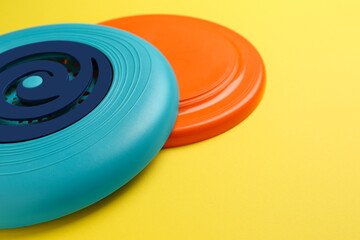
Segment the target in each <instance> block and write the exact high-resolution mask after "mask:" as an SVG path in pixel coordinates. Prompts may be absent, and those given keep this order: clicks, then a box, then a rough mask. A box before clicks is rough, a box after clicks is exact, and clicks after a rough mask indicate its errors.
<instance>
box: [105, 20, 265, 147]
mask: <svg viewBox="0 0 360 240" xmlns="http://www.w3.org/2000/svg"><path fill="white" fill-rule="evenodd" d="M100 24H102V25H106V26H110V27H115V28H118V29H122V30H125V31H128V32H131V33H133V34H135V35H137V36H139V37H141V38H143V39H145V40H147V41H148V42H150V43H151V44H153V45H154V46H155V47H156V48H158V49H159V50H160V51H161V52H162V53H163V54H164V56H165V57H166V58H167V59H168V60H169V62H170V64H171V66H172V67H173V69H174V71H175V74H176V77H177V81H178V84H179V91H180V108H179V114H178V118H177V121H176V124H175V127H174V129H173V131H172V133H171V135H170V137H169V139H168V141H167V142H166V144H165V147H174V146H180V145H185V144H189V143H194V142H198V141H201V140H204V139H208V138H211V137H214V136H216V135H218V134H220V133H223V132H225V131H227V130H229V129H230V128H232V127H234V126H235V125H237V124H238V123H240V122H241V121H242V120H244V119H245V118H246V117H247V116H248V115H249V114H250V113H251V112H252V111H253V110H254V109H255V108H256V106H257V105H258V104H259V102H260V100H261V98H262V95H263V92H264V87H265V70H264V64H263V61H262V59H261V57H260V55H259V53H258V52H257V50H256V49H255V48H254V47H253V45H251V44H250V43H249V42H248V41H247V40H246V39H245V38H244V37H242V36H240V35H239V34H237V33H236V32H234V31H232V30H230V29H228V28H225V27H223V26H220V25H218V24H215V23H212V22H209V21H205V20H200V19H196V18H192V17H184V16H174V15H141V16H132V17H124V18H118V19H114V20H110V21H106V22H102V23H100Z"/></svg>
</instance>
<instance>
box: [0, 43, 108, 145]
mask: <svg viewBox="0 0 360 240" xmlns="http://www.w3.org/2000/svg"><path fill="white" fill-rule="evenodd" d="M49 53H51V54H49ZM53 56H62V58H61V59H62V61H61V62H57V61H56V60H54V59H53ZM69 59H70V60H69ZM74 64H77V65H79V70H78V72H77V73H76V76H74V74H72V73H71V71H72V69H71V68H69V66H68V65H74ZM1 69H3V70H2V71H1ZM70 74H71V77H70ZM24 75H25V76H28V77H27V78H25V79H24V80H22V81H21V79H23V77H24ZM29 75H30V76H29ZM0 79H2V81H0V92H7V94H12V92H11V90H9V89H14V90H15V91H13V92H15V93H16V94H15V95H14V96H13V97H12V99H19V101H18V102H16V101H15V102H13V104H9V102H7V101H0V110H1V111H0V120H2V122H4V120H5V121H6V122H5V123H8V124H1V121H0V132H1V133H2V134H0V143H1V142H3V143H9V142H21V141H26V140H31V139H36V138H39V137H43V136H46V135H49V134H52V133H54V132H57V131H59V130H61V129H63V128H65V127H67V126H70V125H71V124H73V123H75V122H76V121H78V120H80V119H81V118H83V117H84V116H86V115H87V114H88V113H89V112H91V111H92V110H93V109H94V108H95V107H96V106H97V105H98V104H99V103H100V102H101V101H102V99H103V98H104V97H105V95H106V94H107V92H108V90H109V88H110V85H111V82H112V66H111V64H110V62H109V60H108V59H107V57H105V55H104V54H103V53H101V52H100V51H99V50H97V49H96V48H94V47H91V46H89V45H86V44H82V43H77V42H71V41H45V42H38V43H32V44H27V45H23V46H19V47H17V48H13V49H10V50H8V51H5V52H3V53H1V54H0ZM19 81H20V83H21V84H19ZM9 86H10V88H9ZM11 86H12V87H11ZM90 90H91V92H90ZM85 93H87V94H88V95H89V97H87V98H86V100H85V99H82V98H81V97H82V96H83V95H84V94H85ZM5 98H6V94H5V96H4V98H3V99H5ZM84 100H85V101H84ZM79 103H81V104H79ZM24 122H26V123H28V124H27V125H26V126H25V125H24ZM16 123H22V124H16Z"/></svg>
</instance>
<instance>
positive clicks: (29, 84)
mask: <svg viewBox="0 0 360 240" xmlns="http://www.w3.org/2000/svg"><path fill="white" fill-rule="evenodd" d="M43 82H44V80H43V78H42V77H40V76H30V77H27V78H25V79H24V80H23V82H22V85H23V86H24V88H36V87H38V86H40V85H41V84H42V83H43Z"/></svg>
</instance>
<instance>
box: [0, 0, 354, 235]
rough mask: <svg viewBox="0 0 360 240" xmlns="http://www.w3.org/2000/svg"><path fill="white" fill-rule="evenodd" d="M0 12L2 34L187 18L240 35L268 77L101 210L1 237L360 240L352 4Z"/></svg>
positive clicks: (103, 5)
mask: <svg viewBox="0 0 360 240" xmlns="http://www.w3.org/2000/svg"><path fill="white" fill-rule="evenodd" d="M0 12H1V14H0V24H1V25H0V34H2V33H6V32H9V31H13V30H17V29H22V28H27V27H31V26H36V25H43V24H51V23H61V22H83V23H97V22H101V21H104V20H108V19H112V18H117V17H121V16H128V15H135V14H144V13H171V14H182V15H189V16H196V17H199V18H204V19H207V20H210V21H214V22H217V23H220V24H222V25H225V26H227V27H229V28H231V29H234V30H235V31H237V32H239V33H240V34H242V35H243V36H245V37H246V38H247V39H249V40H250V41H251V42H252V43H253V44H254V45H255V46H256V48H257V49H258V50H259V52H260V53H261V55H262V57H263V59H264V61H265V65H266V69H267V88H266V93H265V96H264V98H263V101H262V102H261V104H260V105H259V107H258V108H257V109H256V111H255V112H254V113H253V114H252V115H251V116H250V117H249V118H248V119H247V120H245V121H244V122H243V123H241V124H240V125H238V126H237V127H235V128H234V129H232V130H230V131H228V132H226V133H224V134H222V135H220V136H218V137H215V138H212V139H210V140H207V141H204V142H201V143H197V144H192V145H190V146H185V147H179V148H174V149H167V150H163V151H161V153H160V154H159V155H158V157H156V158H155V159H154V160H153V161H152V163H151V164H150V165H149V166H148V167H147V168H146V169H145V170H144V171H143V172H142V173H141V174H140V175H138V176H137V177H136V178H135V179H134V180H133V181H131V182H130V183H129V184H127V185H126V186H124V187H123V188H121V189H120V190H119V191H117V192H115V193H114V194H112V195H111V196H109V197H107V198H106V199H104V200H102V201H100V202H99V203H96V204H95V205H93V206H91V207H88V208H86V209H84V210H81V211H79V212H77V213H74V214H71V215H69V216H66V217H63V218H61V219H58V220H54V221H51V222H48V223H44V224H39V225H36V226H32V227H26V228H20V229H13V230H1V231H0V239H37V240H42V239H51V240H55V239H61V240H64V239H157V240H158V239H216V240H219V239H245V240H255V239H260V240H268V239H276V240H280V239H291V240H297V239H301V240H304V239H310V240H312V239H319V240H324V239H337V240H357V239H360V146H359V143H360V112H359V104H360V93H359V89H360V14H359V12H360V3H359V1H357V0H353V1H350V0H343V1H331V0H327V1H325V0H323V1H320V0H302V1H290V0H284V1H281V0H266V1H265V0H264V1H260V0H258V1H254V0H246V1H245V0H233V1H231V0H199V1H196V0H181V1H180V0H179V1H175V0H174V1H171V0H167V1H165V0H163V1H161V0H152V1H146V0H143V1H132V0H127V1H125V0H120V1H105V0H97V1H93V2H91V1H89V0H88V1H84V0H81V1H74V0H71V1H67V0H62V1H50V0H46V1H35V0H32V1H10V0H8V1H5V0H1V2H0ZM0 194H1V193H0ZM0 214H1V213H0Z"/></svg>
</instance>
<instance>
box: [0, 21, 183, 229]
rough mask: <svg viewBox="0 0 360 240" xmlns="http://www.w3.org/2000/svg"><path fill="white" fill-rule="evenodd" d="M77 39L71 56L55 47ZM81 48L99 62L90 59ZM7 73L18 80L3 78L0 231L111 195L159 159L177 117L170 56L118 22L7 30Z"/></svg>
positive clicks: (3, 63) (2, 66) (2, 58)
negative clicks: (109, 24)
mask: <svg viewBox="0 0 360 240" xmlns="http://www.w3.org/2000/svg"><path fill="white" fill-rule="evenodd" d="M73 43H74V44H73ZM54 44H55V45H54ZM56 44H57V45H56ZM54 46H55V48H54ZM72 46H79V48H78V47H75V50H74V55H72V53H71V52H69V51H68V52H66V53H62V52H61V51H60V50H57V49H63V48H66V49H71V47H72ZM82 46H83V47H84V49H91V48H92V49H94V51H93V52H94V56H95V55H96V56H97V57H99V58H101V60H99V62H96V61H97V60H96V57H93V56H90V57H89V56H83V55H86V54H88V51H87V50H84V51H82V50H81V49H82ZM43 47H44V48H43ZM88 47H89V48H88ZM17 49H19V51H20V52H23V53H24V56H22V57H21V56H20V55H21V54H20V55H19V51H18V50H17ZM29 49H30V50H29ZM34 49H35V50H34ZM44 49H45V50H44ZM46 49H54V50H46ZM34 51H36V52H38V53H37V54H33V52H34ZM47 51H48V52H47ZM91 51H92V50H91ZM75 52H76V54H75ZM15 58H16V60H13V59H15ZM106 59H107V60H106ZM7 60H8V61H7ZM10 60H11V61H10ZM106 62H108V63H106ZM90 66H91V67H90ZM103 66H104V67H103ZM106 66H107V67H106ZM109 66H110V67H109ZM43 68H44V69H43ZM48 68H49V69H53V72H52V70H49V69H48ZM89 68H91V69H89ZM17 69H21V72H20V70H17ZM89 72H91V74H90V75H89ZM65 73H66V74H65ZM1 74H3V75H4V76H5V75H6V76H11V79H12V80H11V81H10V80H9V79H10V77H9V78H7V79H2V78H0V88H1V87H2V88H3V90H2V92H1V93H0V94H2V95H1V96H0V101H1V102H0V103H1V104H0V127H1V128H2V129H5V130H4V131H2V132H0V140H1V141H0V228H2V229H4V228H14V227H21V226H28V225H32V224H37V223H41V222H45V221H49V220H52V219H56V218H59V217H62V216H64V215H67V214H70V213H72V212H75V211H77V210H79V209H82V208H84V207H86V206H88V205H90V204H93V203H95V202H96V201H98V200H100V199H102V198H104V197H106V196H107V195H109V194H110V193H112V192H114V191H115V190H117V189H118V188H120V187H121V186H122V185H124V184H125V183H126V182H128V181H129V180H130V179H131V178H133V177H134V176H135V175H136V174H138V173H139V172H140V171H141V170H142V169H143V168H144V167H145V166H146V165H147V164H148V163H149V162H150V161H151V160H152V159H153V158H154V157H155V155H156V154H157V153H158V152H159V151H160V149H161V148H162V146H163V145H164V143H165V142H166V140H167V138H168V136H169V134H170V132H171V130H172V128H173V126H174V124H175V120H176V116H177V112H178V104H179V93H178V86H177V82H176V79H175V75H174V73H173V71H172V69H171V67H170V65H169V63H168V62H167V60H166V59H165V58H164V56H163V55H162V54H161V53H160V52H159V51H158V50H157V49H155V47H153V46H152V45H150V44H149V43H147V42H146V41H144V40H142V39H140V38H139V37H136V36H134V35H132V34H130V33H127V32H124V31H121V30H118V29H114V28H110V27H104V26H97V25H88V24H60V25H49V26H42V27H36V28H29V29H25V30H21V31H17V32H12V33H9V34H5V35H3V36H0V75H1ZM16 74H18V75H16ZM59 74H60V77H59V76H56V75H59ZM109 77H111V79H110V80H109ZM60 78H64V79H63V80H61V79H60ZM80 78H82V79H83V80H81V81H83V82H80V80H78V79H80ZM106 78H107V80H106ZM54 79H58V80H56V81H55V80H54ZM59 79H60V80H61V82H57V81H60V80H59ZM104 79H105V80H104ZM2 81H4V82H2ZM6 81H8V82H6ZM77 81H79V82H77ZM5 82H6V84H5ZM1 84H2V85H1ZM105 85H106V86H105ZM99 94H100V95H99ZM101 94H102V95H101ZM99 96H100V97H99ZM96 97H97V98H96ZM96 99H97V100H96ZM92 101H93V102H92ZM91 104H92V105H91ZM1 106H3V109H1ZM89 106H90V107H91V108H90V107H89ZM47 109H48V114H47ZM84 109H85V110H86V109H87V110H86V111H85V110H84ZM89 109H90V110H89ZM5 112H6V114H7V115H6V114H5ZM17 113H18V114H17ZM79 113H81V114H82V115H81V114H80V115H76V114H79ZM59 119H64V121H65V120H66V121H67V122H66V124H64V121H60V120H59ZM69 119H70V120H69ZM29 129H31V131H30V130H29ZM25 132H27V135H25V134H24V133H25ZM1 135H2V136H1Z"/></svg>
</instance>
